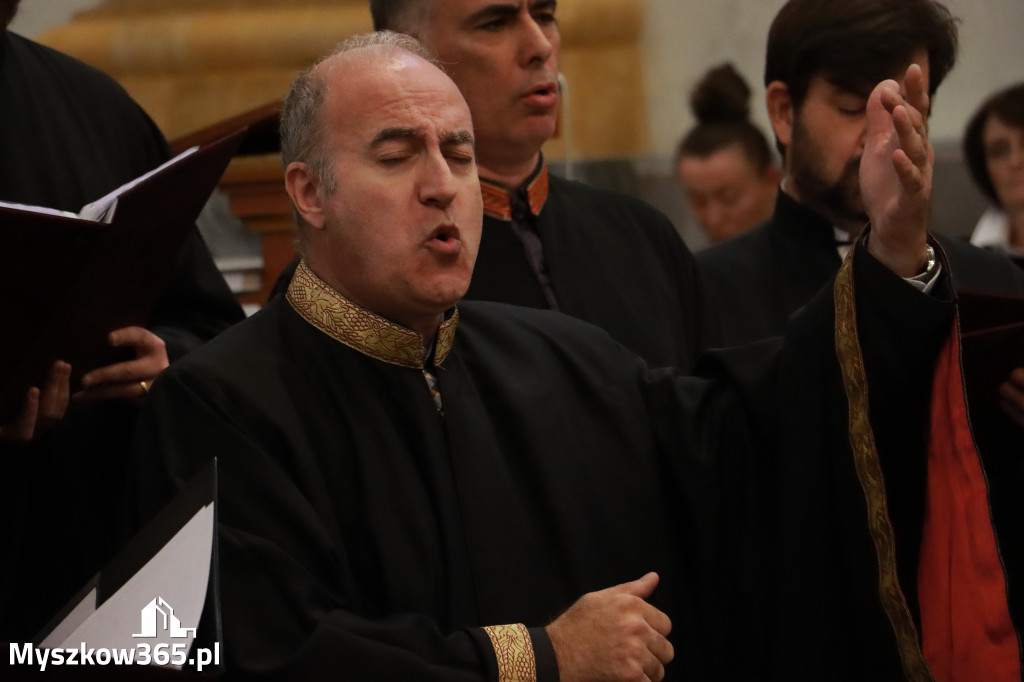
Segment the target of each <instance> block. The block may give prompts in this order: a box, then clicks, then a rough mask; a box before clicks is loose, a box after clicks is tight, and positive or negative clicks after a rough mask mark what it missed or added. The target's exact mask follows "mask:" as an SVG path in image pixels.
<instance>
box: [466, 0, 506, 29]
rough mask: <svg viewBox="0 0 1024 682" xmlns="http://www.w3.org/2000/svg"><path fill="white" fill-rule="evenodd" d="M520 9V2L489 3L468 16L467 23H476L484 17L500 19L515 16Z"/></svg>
mask: <svg viewBox="0 0 1024 682" xmlns="http://www.w3.org/2000/svg"><path fill="white" fill-rule="evenodd" d="M518 11H519V3H516V2H501V3H498V2H496V3H494V4H492V5H487V6H486V7H484V8H483V9H479V10H477V11H476V12H473V13H472V14H470V15H469V16H468V17H466V23H467V24H475V23H477V22H479V21H481V20H483V19H500V18H507V17H512V16H515V14H516V12H518Z"/></svg>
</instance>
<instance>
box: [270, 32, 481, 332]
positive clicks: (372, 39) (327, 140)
mask: <svg viewBox="0 0 1024 682" xmlns="http://www.w3.org/2000/svg"><path fill="white" fill-rule="evenodd" d="M410 41H411V42H410ZM427 56H428V55H425V54H424V53H423V51H422V48H419V47H418V45H417V44H416V43H415V41H414V40H413V39H411V38H408V37H407V36H401V35H398V34H387V33H375V34H372V35H369V36H363V37H359V38H356V39H353V40H350V41H347V42H346V43H345V44H343V45H342V46H341V47H340V48H339V49H338V50H337V51H335V52H334V53H332V54H331V55H330V56H328V57H327V58H325V59H323V60H322V61H320V62H319V63H318V64H316V65H315V66H314V67H312V68H311V69H310V70H309V71H308V72H307V73H306V74H303V76H302V77H300V79H298V80H297V81H296V84H295V86H294V87H293V88H292V90H291V92H290V93H289V96H288V98H287V99H286V101H285V107H284V109H283V111H282V153H283V155H284V160H285V164H286V166H285V187H286V189H287V190H288V194H289V196H290V197H291V199H292V202H293V204H294V206H295V210H296V213H297V215H298V216H299V217H300V222H299V225H300V229H299V240H300V245H301V249H302V252H303V255H304V256H305V259H306V262H307V264H308V265H309V267H310V268H311V269H312V270H313V271H314V272H315V273H316V274H317V275H318V276H319V277H320V278H321V279H323V280H324V281H325V282H327V283H328V284H329V285H330V286H331V287H333V288H334V289H335V290H336V291H338V292H340V293H341V294H342V295H344V296H345V297H346V298H348V299H349V300H351V301H355V302H356V303H358V304H359V305H361V306H362V307H364V308H366V309H367V310H371V311H373V312H375V313H377V314H379V315H382V316H384V317H386V318H388V319H389V320H392V321H394V322H397V323H399V324H402V325H404V326H406V327H408V328H410V329H415V330H417V331H420V332H421V333H422V334H424V337H425V338H426V336H427V335H428V334H430V333H432V332H433V330H434V329H436V327H437V320H438V316H439V315H440V314H441V313H443V312H444V311H445V310H447V309H448V308H449V307H451V306H452V305H453V304H454V303H455V302H456V301H458V300H459V298H461V297H462V295H463V294H464V293H465V292H466V289H467V288H468V287H469V280H470V276H471V274H472V271H473V263H474V262H475V260H476V252H477V247H478V245H479V243H480V231H481V224H482V220H483V203H482V202H483V200H482V197H481V194H480V184H479V180H478V178H477V168H476V158H475V150H474V137H473V124H472V118H471V117H470V113H469V107H468V106H467V105H466V101H465V99H463V97H462V95H461V94H460V93H459V89H458V88H457V87H456V86H455V83H453V82H452V80H451V79H450V78H448V76H446V75H445V74H444V72H443V71H441V70H440V69H439V68H438V67H437V66H436V65H435V64H433V63H431V62H430V61H429V60H428V59H427ZM311 150H312V151H311ZM314 162H315V163H316V164H317V166H316V167H314ZM321 177H327V178H328V179H329V180H330V182H322V181H321V180H320V178H321Z"/></svg>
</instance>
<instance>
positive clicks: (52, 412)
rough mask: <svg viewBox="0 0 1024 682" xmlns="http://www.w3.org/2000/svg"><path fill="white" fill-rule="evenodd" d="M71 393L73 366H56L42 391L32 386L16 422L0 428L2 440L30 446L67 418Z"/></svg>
mask: <svg viewBox="0 0 1024 682" xmlns="http://www.w3.org/2000/svg"><path fill="white" fill-rule="evenodd" d="M70 393H71V365H69V364H68V363H66V362H62V361H61V360H58V361H57V362H55V363H53V367H51V368H50V372H49V374H47V375H46V381H45V382H44V383H43V385H42V388H39V387H36V386H33V387H32V388H30V389H29V390H28V393H26V394H25V401H24V402H23V403H22V405H21V410H19V411H18V416H17V417H16V418H15V420H14V422H12V423H10V424H5V425H4V426H0V440H6V441H16V442H22V443H27V442H28V441H30V440H32V439H33V438H35V437H36V436H38V435H40V434H41V433H43V432H44V431H47V430H49V429H50V428H52V427H53V425H54V424H56V423H57V422H59V421H60V420H61V419H63V418H64V412H65V411H66V410H67V409H68V397H69V395H70Z"/></svg>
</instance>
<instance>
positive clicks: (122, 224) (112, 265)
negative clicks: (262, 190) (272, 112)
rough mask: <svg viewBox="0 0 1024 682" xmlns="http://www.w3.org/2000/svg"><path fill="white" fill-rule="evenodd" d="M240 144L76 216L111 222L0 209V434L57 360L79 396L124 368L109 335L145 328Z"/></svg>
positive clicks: (207, 150) (222, 146)
mask: <svg viewBox="0 0 1024 682" xmlns="http://www.w3.org/2000/svg"><path fill="white" fill-rule="evenodd" d="M244 134H245V130H244V129H242V130H239V131H237V132H235V133H233V134H231V135H229V136H227V137H224V138H222V139H220V140H218V141H216V142H213V143H211V144H209V145H206V146H204V147H202V148H200V149H198V150H192V151H188V152H186V153H183V154H180V155H178V156H177V157H175V158H174V159H172V160H171V161H170V162H168V163H167V164H164V165H163V166H161V167H160V168H158V169H156V170H154V171H153V172H151V173H148V174H146V175H144V176H141V177H140V178H139V179H137V180H136V181H133V182H132V183H128V184H127V185H125V186H123V187H121V188H118V190H115V192H113V193H111V194H110V195H108V196H107V197H104V198H102V199H101V201H99V202H94V203H95V204H99V206H98V207H97V206H93V207H92V208H89V207H87V208H86V209H83V211H86V210H87V211H89V213H88V215H89V216H91V217H92V218H97V217H98V218H100V219H101V220H107V221H109V222H100V221H97V220H94V219H87V218H84V217H82V214H79V215H78V217H73V216H72V215H67V214H65V213H62V212H59V211H52V210H45V209H43V210H40V209H39V208H38V207H17V206H11V205H7V206H0V260H2V262H0V278H2V280H3V290H4V291H5V292H9V293H8V294H7V295H5V296H4V297H2V300H0V319H2V320H3V324H4V327H5V329H4V334H2V335H0V424H9V423H11V422H12V421H14V420H15V417H16V415H17V414H18V412H19V410H20V409H21V408H22V406H23V404H24V402H25V397H26V395H27V394H28V391H29V388H30V387H33V386H41V385H42V384H43V383H44V382H45V380H46V378H47V376H48V373H49V372H50V371H51V369H52V368H53V366H54V363H55V362H56V361H58V360H61V361H64V362H67V363H70V365H71V374H70V389H71V390H72V391H77V390H79V389H80V388H81V380H82V377H83V376H84V375H85V374H86V373H87V372H89V371H91V370H94V369H96V368H100V367H106V366H108V365H111V364H113V363H117V362H123V361H127V360H131V359H132V356H133V353H132V349H131V348H127V349H126V348H115V347H112V346H111V345H110V343H109V340H108V335H109V334H110V332H111V331H113V330H120V329H124V328H126V327H142V328H144V327H145V326H146V324H147V322H148V321H149V317H150V314H151V312H152V310H153V307H154V305H155V303H156V301H157V299H158V298H159V296H160V294H161V292H162V291H163V289H164V287H165V286H166V282H167V280H168V278H169V276H170V274H171V272H172V270H173V268H174V265H175V263H176V260H177V257H178V254H179V252H180V249H181V246H182V245H183V243H184V241H185V239H186V238H187V236H188V234H189V231H190V230H192V229H194V225H195V220H196V218H197V217H198V215H199V213H200V211H201V210H202V208H203V206H204V205H205V203H206V201H207V199H208V198H209V196H210V194H211V193H212V191H213V189H214V188H215V187H216V185H217V182H218V181H219V179H220V177H221V175H222V174H223V172H224V169H225V168H226V167H227V164H228V163H229V162H230V160H231V157H232V155H233V154H234V151H235V149H236V148H237V145H238V144H239V142H240V140H241V139H242V137H243V136H244ZM90 206H91V205H90ZM97 208H98V209H99V210H96V209H97ZM140 388H141V387H140Z"/></svg>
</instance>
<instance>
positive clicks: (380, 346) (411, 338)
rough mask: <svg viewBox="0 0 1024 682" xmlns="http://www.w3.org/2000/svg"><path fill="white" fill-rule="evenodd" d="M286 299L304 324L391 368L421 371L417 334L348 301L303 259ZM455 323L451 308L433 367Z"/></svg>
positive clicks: (452, 339) (449, 344) (452, 335)
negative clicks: (408, 368) (407, 368)
mask: <svg viewBox="0 0 1024 682" xmlns="http://www.w3.org/2000/svg"><path fill="white" fill-rule="evenodd" d="M287 298H288V302H289V303H290V304H291V306H292V308H294V309H295V312H297V313H298V314H299V315H301V316H302V318H303V319H304V320H306V322H309V323H310V324H311V325H313V326H314V327H316V328H317V329H319V330H320V331H322V332H323V333H324V334H327V335H328V336H330V337H331V338H332V339H335V340H336V341H340V342H341V343H343V344H345V345H346V346H348V347H349V348H352V349H353V350H357V351H359V352H360V353H362V354H363V355H369V356H370V357H371V358H376V359H377V360H381V361H383V362H388V363H391V364H392V365H399V366H401V367H410V368H412V369H423V366H424V362H423V339H422V338H421V337H420V335H419V334H418V333H417V332H414V331H413V330H411V329H407V328H406V327H403V326H401V325H398V324H395V323H394V322H391V321H390V320H386V319H384V318H383V317H381V316H380V315H376V314H374V313H371V312H370V311H369V310H366V309H365V308H361V307H359V306H358V305H356V304H355V303H353V302H352V301H350V300H348V299H347V298H345V297H344V296H342V295H341V294H339V293H338V292H337V291H335V290H334V289H332V288H331V287H330V286H328V285H327V283H326V282H324V281H323V280H322V279H320V278H319V277H317V276H316V274H315V273H314V272H313V271H312V270H310V269H309V267H308V266H307V265H306V261H305V260H303V261H301V262H300V263H299V266H298V268H297V269H296V270H295V274H294V275H293V276H292V281H291V284H289V285H288V293H287ZM458 323H459V311H458V309H457V308H452V312H451V315H450V316H448V319H446V320H445V321H444V322H442V323H441V326H440V327H439V328H438V330H437V337H436V339H435V342H434V343H435V348H434V364H435V365H440V364H441V363H442V362H444V359H445V358H446V357H448V353H449V352H450V351H451V349H452V344H453V343H455V328H456V327H457V326H458Z"/></svg>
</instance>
